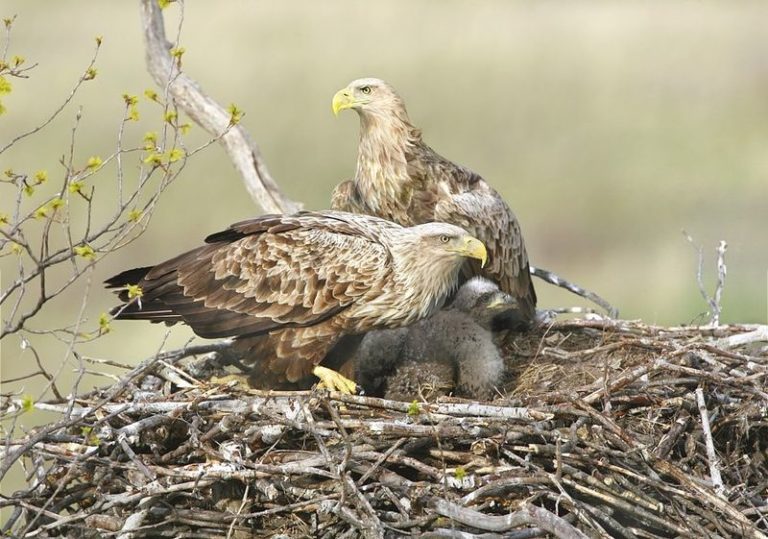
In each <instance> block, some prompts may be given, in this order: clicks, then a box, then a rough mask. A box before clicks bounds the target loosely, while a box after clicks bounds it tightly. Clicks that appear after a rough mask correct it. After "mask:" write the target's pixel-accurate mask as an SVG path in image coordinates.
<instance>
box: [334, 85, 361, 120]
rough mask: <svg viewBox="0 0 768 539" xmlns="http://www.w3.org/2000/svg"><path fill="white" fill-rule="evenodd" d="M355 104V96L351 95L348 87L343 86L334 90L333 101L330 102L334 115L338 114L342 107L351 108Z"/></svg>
mask: <svg viewBox="0 0 768 539" xmlns="http://www.w3.org/2000/svg"><path fill="white" fill-rule="evenodd" d="M355 104H356V101H355V98H354V97H352V91H351V90H350V89H349V88H344V89H343V90H339V91H338V92H336V95H334V96H333V103H331V109H332V110H333V114H334V115H335V116H338V115H339V112H341V111H342V110H344V109H351V108H352V107H354V106H355Z"/></svg>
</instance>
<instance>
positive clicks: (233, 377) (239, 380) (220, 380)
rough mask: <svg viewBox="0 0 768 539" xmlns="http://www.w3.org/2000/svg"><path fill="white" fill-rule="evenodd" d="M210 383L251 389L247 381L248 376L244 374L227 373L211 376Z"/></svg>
mask: <svg viewBox="0 0 768 539" xmlns="http://www.w3.org/2000/svg"><path fill="white" fill-rule="evenodd" d="M211 383H212V384H219V385H231V386H233V387H237V388H238V389H244V390H248V389H251V384H249V383H248V376H247V375H245V374H228V375H226V376H212V377H211Z"/></svg>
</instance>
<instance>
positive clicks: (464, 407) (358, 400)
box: [330, 392, 553, 421]
mask: <svg viewBox="0 0 768 539" xmlns="http://www.w3.org/2000/svg"><path fill="white" fill-rule="evenodd" d="M330 400H335V401H339V402H343V403H346V404H359V405H361V406H369V407H371V408H384V409H387V410H396V411H398V412H405V413H408V412H409V411H410V409H411V403H408V402H400V401H394V400H388V399H379V398H376V397H366V396H364V395H347V394H344V393H338V392H331V394H330ZM419 410H420V411H421V412H425V413H431V414H442V415H458V416H477V417H493V418H499V419H521V420H525V421H532V420H533V421H546V420H549V419H552V417H553V415H552V414H549V413H545V412H541V411H538V410H533V409H530V408H521V407H513V406H494V405H490V404H480V403H476V402H468V403H462V402H457V403H454V402H450V403H420V404H419Z"/></svg>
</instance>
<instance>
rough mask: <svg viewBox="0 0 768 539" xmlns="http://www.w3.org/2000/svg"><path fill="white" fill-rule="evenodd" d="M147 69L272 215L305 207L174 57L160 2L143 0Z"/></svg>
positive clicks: (253, 145)
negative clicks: (218, 143) (217, 143)
mask: <svg viewBox="0 0 768 539" xmlns="http://www.w3.org/2000/svg"><path fill="white" fill-rule="evenodd" d="M141 19H142V25H143V27H144V42H145V45H146V60H147V69H148V70H149V73H150V74H151V75H152V78H153V79H154V80H155V82H156V83H157V85H158V86H159V87H160V88H161V89H163V91H164V92H167V94H168V95H169V96H170V97H171V98H172V99H173V101H174V103H175V104H176V105H178V106H179V107H180V108H181V109H182V110H183V111H184V112H185V113H186V114H187V115H189V117H190V118H192V119H193V120H194V121H195V122H196V123H197V124H198V125H200V126H201V127H202V128H203V129H205V130H206V131H207V132H208V133H210V134H211V136H213V137H217V138H218V137H220V139H219V140H220V141H221V144H222V145H223V146H224V149H225V150H226V151H227V155H229V157H230V160H231V161H232V163H234V165H235V168H236V169H237V171H238V172H239V173H240V176H241V177H242V179H243V183H244V184H245V187H246V189H247V190H248V193H249V194H250V195H251V198H252V199H253V201H254V202H255V203H256V204H258V205H259V206H260V207H261V208H262V209H263V210H264V211H266V212H269V213H293V212H295V211H297V210H299V209H301V205H300V204H298V203H296V202H293V201H291V200H289V199H288V198H287V197H286V196H285V194H284V193H283V192H282V191H281V189H280V187H279V186H278V185H277V182H275V180H274V179H273V178H272V175H271V174H270V173H269V170H268V169H267V165H266V164H265V163H264V160H263V159H262V156H261V150H260V149H259V147H258V145H257V144H256V143H255V142H254V140H253V139H252V138H251V136H250V135H249V134H248V132H247V131H246V130H245V128H244V127H243V126H242V125H239V124H237V125H233V124H232V122H231V119H232V115H231V114H230V113H228V112H227V111H226V110H224V107H222V106H221V105H219V104H218V103H216V102H215V101H214V100H213V99H212V98H211V97H209V96H208V95H207V94H206V93H205V92H203V90H202V89H201V88H200V85H199V84H197V83H196V82H195V81H194V80H192V78H191V77H189V76H188V75H187V74H185V73H183V72H182V71H181V70H180V68H179V65H178V62H177V61H176V60H175V59H174V58H173V57H172V56H171V53H170V50H171V48H172V47H173V45H172V44H171V43H169V42H168V40H167V39H166V37H165V22H164V20H163V14H162V10H161V9H160V7H159V6H158V3H157V0H142V2H141Z"/></svg>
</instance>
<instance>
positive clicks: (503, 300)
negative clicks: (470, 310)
mask: <svg viewBox="0 0 768 539" xmlns="http://www.w3.org/2000/svg"><path fill="white" fill-rule="evenodd" d="M514 304H515V300H513V299H512V296H510V295H509V294H505V293H504V292H498V293H497V294H494V296H493V298H492V299H491V301H489V302H488V305H486V308H487V309H488V310H491V311H494V310H502V309H506V308H508V307H509V306H510V305H514Z"/></svg>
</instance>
